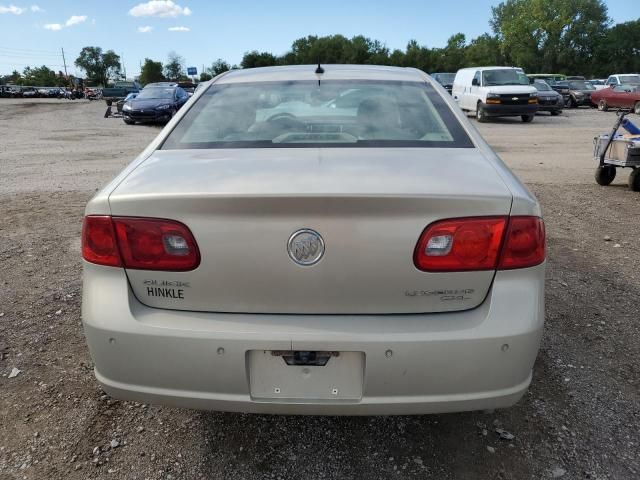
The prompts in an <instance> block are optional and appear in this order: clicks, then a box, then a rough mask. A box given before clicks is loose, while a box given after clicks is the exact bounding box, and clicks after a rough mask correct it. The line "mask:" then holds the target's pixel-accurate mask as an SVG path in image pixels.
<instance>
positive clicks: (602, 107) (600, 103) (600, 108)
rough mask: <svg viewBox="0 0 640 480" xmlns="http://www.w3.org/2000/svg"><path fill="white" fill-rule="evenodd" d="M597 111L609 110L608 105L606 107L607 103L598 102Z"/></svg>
mask: <svg viewBox="0 0 640 480" xmlns="http://www.w3.org/2000/svg"><path fill="white" fill-rule="evenodd" d="M598 110H600V111H601V112H606V111H607V110H609V105H607V102H605V101H604V100H600V101H599V102H598Z"/></svg>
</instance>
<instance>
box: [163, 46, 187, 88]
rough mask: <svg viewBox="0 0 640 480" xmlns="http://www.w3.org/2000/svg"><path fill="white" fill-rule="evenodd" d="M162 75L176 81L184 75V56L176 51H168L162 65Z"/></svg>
mask: <svg viewBox="0 0 640 480" xmlns="http://www.w3.org/2000/svg"><path fill="white" fill-rule="evenodd" d="M164 75H165V77H167V78H168V79H169V80H172V81H178V80H180V79H181V78H183V77H184V58H182V57H181V56H180V55H178V54H177V53H176V52H169V55H168V58H167V63H166V64H165V66H164Z"/></svg>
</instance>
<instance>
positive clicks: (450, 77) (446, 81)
mask: <svg viewBox="0 0 640 480" xmlns="http://www.w3.org/2000/svg"><path fill="white" fill-rule="evenodd" d="M434 76H435V77H436V80H437V81H438V82H440V83H442V84H443V85H451V84H452V83H453V81H454V80H455V78H456V74H455V73H436V74H435V75H434Z"/></svg>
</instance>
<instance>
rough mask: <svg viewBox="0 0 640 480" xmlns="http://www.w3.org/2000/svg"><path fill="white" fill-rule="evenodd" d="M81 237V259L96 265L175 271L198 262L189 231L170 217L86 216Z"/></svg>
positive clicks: (195, 247)
mask: <svg viewBox="0 0 640 480" xmlns="http://www.w3.org/2000/svg"><path fill="white" fill-rule="evenodd" d="M94 237H96V238H97V241H96V240H94ZM82 238H83V245H82V255H83V257H84V259H85V260H87V261H88V262H92V263H97V264H100V265H109V266H114V267H118V266H123V267H125V268H131V269H138V270H164V271H174V272H175V271H187V270H193V269H194V268H196V267H197V266H198V265H199V264H200V253H199V252H198V246H197V244H196V242H195V239H194V238H193V235H192V234H191V232H190V231H189V229H188V228H187V227H186V226H185V225H183V224H182V223H179V222H176V221H173V220H164V219H156V218H134V217H113V218H112V217H107V216H88V217H86V218H85V222H84V226H83V235H82ZM100 242H101V243H100ZM96 245H97V246H98V247H101V249H100V248H98V249H96V248H95V247H96Z"/></svg>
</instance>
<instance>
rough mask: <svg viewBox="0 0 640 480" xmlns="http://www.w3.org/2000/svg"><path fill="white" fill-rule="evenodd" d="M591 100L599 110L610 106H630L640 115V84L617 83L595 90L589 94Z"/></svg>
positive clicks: (604, 109)
mask: <svg viewBox="0 0 640 480" xmlns="http://www.w3.org/2000/svg"><path fill="white" fill-rule="evenodd" d="M591 102H592V103H593V104H595V105H597V106H598V110H601V111H606V110H608V109H609V108H610V107H613V108H631V109H633V111H634V113H635V114H636V115H640V85H617V86H615V87H614V86H612V87H611V88H603V89H602V90H597V91H595V92H593V93H592V94H591Z"/></svg>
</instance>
